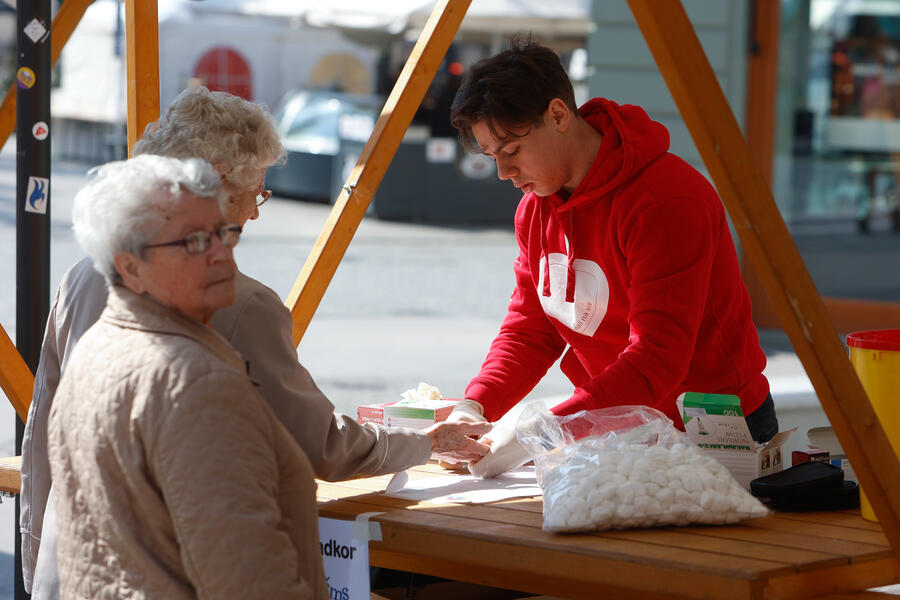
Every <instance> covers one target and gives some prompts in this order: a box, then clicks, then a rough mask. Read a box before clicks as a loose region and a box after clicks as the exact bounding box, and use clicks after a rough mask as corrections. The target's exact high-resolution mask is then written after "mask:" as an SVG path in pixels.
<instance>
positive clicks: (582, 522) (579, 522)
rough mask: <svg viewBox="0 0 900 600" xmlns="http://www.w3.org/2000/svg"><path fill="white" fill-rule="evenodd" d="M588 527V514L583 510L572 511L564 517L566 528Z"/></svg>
mask: <svg viewBox="0 0 900 600" xmlns="http://www.w3.org/2000/svg"><path fill="white" fill-rule="evenodd" d="M587 525H588V513H587V511H586V510H584V509H583V508H581V509H576V510H573V511H572V512H570V513H569V516H568V517H566V526H567V527H569V528H571V529H581V528H583V527H585V526H587Z"/></svg>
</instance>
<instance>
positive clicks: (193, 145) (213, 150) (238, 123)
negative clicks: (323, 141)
mask: <svg viewBox="0 0 900 600" xmlns="http://www.w3.org/2000/svg"><path fill="white" fill-rule="evenodd" d="M134 154H135V155H138V154H159V155H162V156H174V157H177V158H189V157H192V156H196V157H198V158H202V159H203V160H207V161H209V162H211V163H212V164H213V165H216V166H218V165H224V166H225V167H226V168H227V169H228V172H227V173H226V174H225V175H224V178H225V180H226V181H228V182H230V183H231V184H232V185H234V186H236V187H238V188H239V189H252V188H253V186H255V185H257V184H258V182H257V180H256V179H257V177H258V174H257V171H258V170H259V169H265V168H267V167H269V166H271V165H273V164H276V163H279V162H281V161H282V160H283V159H284V155H285V151H284V146H282V144H281V137H280V136H279V135H278V131H277V130H276V128H275V121H274V120H273V118H272V115H270V114H269V113H268V112H267V111H266V110H265V109H264V108H263V107H262V106H260V105H258V104H254V103H253V102H249V101H247V100H244V99H243V98H240V97H238V96H234V95H232V94H229V93H227V92H211V91H209V90H208V89H206V88H205V87H196V88H188V89H186V90H184V91H183V92H181V93H180V94H178V97H177V98H175V100H173V101H172V104H171V106H169V108H168V110H166V114H165V115H164V116H162V117H161V118H160V119H159V120H158V121H155V122H153V123H150V124H149V125H147V127H146V129H145V130H144V135H143V136H142V137H141V139H139V140H138V141H137V143H135V145H134Z"/></svg>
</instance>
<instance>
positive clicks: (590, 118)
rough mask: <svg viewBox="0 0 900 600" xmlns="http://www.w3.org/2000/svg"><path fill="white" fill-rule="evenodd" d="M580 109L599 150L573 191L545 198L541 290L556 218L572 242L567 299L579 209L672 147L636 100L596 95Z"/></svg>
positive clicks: (542, 204) (572, 276) (572, 285)
mask: <svg viewBox="0 0 900 600" xmlns="http://www.w3.org/2000/svg"><path fill="white" fill-rule="evenodd" d="M578 112H579V113H580V114H581V116H582V118H584V120H585V121H587V122H588V123H589V124H590V125H591V126H592V127H593V128H594V129H596V130H597V131H599V132H600V133H601V134H602V135H603V141H602V142H601V143H600V149H599V150H598V152H597V156H596V158H595V159H594V162H593V164H592V165H591V168H590V170H589V171H588V174H587V176H585V178H584V179H583V180H582V182H581V183H580V184H578V187H577V188H575V190H574V191H573V192H572V194H571V195H570V196H569V197H568V198H566V199H564V198H563V197H562V196H561V195H559V193H558V192H557V193H555V194H552V195H550V196H547V197H546V198H543V199H542V201H541V202H540V207H541V210H540V213H541V256H542V257H543V258H544V286H543V290H542V294H543V295H544V296H547V297H549V296H550V261H549V258H548V256H547V227H548V225H549V220H550V219H554V220H556V221H557V223H558V224H559V226H560V227H561V228H562V230H563V231H564V232H565V235H566V238H567V239H568V240H569V244H568V246H569V247H568V274H567V281H566V302H574V299H575V269H574V266H573V261H574V256H573V250H572V249H573V247H574V244H573V243H572V233H573V231H574V219H575V209H576V208H577V207H578V206H580V205H583V204H586V203H589V202H595V201H597V200H598V199H600V198H601V197H603V196H604V195H606V194H608V193H610V192H612V191H614V190H615V189H616V188H617V187H619V186H621V185H623V184H625V183H626V182H628V181H629V180H630V179H631V178H632V177H634V176H635V175H636V174H637V173H639V172H641V170H643V169H644V167H646V166H647V165H648V164H650V163H651V162H653V161H654V160H656V159H657V158H658V157H659V156H661V155H662V154H664V153H665V152H666V151H668V149H669V132H668V131H667V130H666V128H665V127H664V126H663V125H662V124H661V123H657V122H656V121H654V120H652V119H651V118H650V117H649V116H647V113H646V112H645V111H644V109H643V108H641V107H639V106H635V105H632V104H625V105H621V106H620V105H618V104H616V103H615V102H613V101H611V100H606V99H605V98H594V99H593V100H590V101H589V102H587V103H586V104H584V105H583V106H582V107H581V108H580V109H579V110H578Z"/></svg>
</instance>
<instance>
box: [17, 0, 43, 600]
mask: <svg viewBox="0 0 900 600" xmlns="http://www.w3.org/2000/svg"><path fill="white" fill-rule="evenodd" d="M16 4H17V6H16V55H17V57H16V84H17V88H16V93H17V97H16V347H17V348H18V350H19V352H20V353H21V354H22V357H23V358H24V359H25V362H26V364H28V367H29V368H30V369H31V370H32V371H35V370H36V369H37V366H38V358H39V357H40V353H41V340H42V339H43V334H44V325H45V323H46V322H47V313H49V311H50V77H51V71H50V23H51V14H50V0H19V1H18V2H17V3H16ZM23 432H24V425H23V424H22V421H20V420H19V419H18V417H17V418H16V454H21V452H22V434H23ZM15 545H16V548H15V561H14V565H15V566H14V569H15V574H14V578H15V598H16V600H19V599H24V598H28V597H29V596H28V594H27V593H26V592H25V586H24V582H23V580H22V539H21V535H20V533H19V499H18V497H16V523H15Z"/></svg>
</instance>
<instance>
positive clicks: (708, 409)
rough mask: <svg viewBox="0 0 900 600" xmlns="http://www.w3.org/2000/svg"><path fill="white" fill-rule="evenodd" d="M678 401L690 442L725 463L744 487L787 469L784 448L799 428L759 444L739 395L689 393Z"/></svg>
mask: <svg viewBox="0 0 900 600" xmlns="http://www.w3.org/2000/svg"><path fill="white" fill-rule="evenodd" d="M676 402H677V404H678V412H679V413H680V414H681V419H682V421H683V422H684V429H685V433H686V434H687V437H688V439H689V440H690V441H691V442H692V443H694V444H696V445H697V446H698V447H700V448H701V449H703V450H704V451H705V452H706V453H707V454H709V455H710V456H712V457H713V458H715V459H716V460H718V461H719V462H720V463H722V464H723V465H724V466H725V467H726V468H727V469H728V471H729V472H731V474H732V475H733V476H734V478H735V479H737V481H738V483H740V484H741V485H742V486H744V487H745V488H747V489H750V481H751V480H753V479H756V478H757V477H762V476H763V475H769V474H771V473H777V472H778V471H781V470H782V469H783V468H784V453H783V446H784V443H785V442H786V441H787V440H788V438H790V437H791V435H792V434H793V433H794V431H795V430H796V428H794V429H790V430H788V431H781V432H779V433H777V434H775V437H773V438H772V439H771V440H769V442H768V443H766V444H762V445H757V443H756V442H755V441H754V440H753V437H752V436H751V435H750V430H749V429H748V428H747V421H746V420H745V419H744V413H743V411H742V410H741V399H740V398H738V397H737V396H733V395H728V394H701V393H696V392H686V393H684V394H682V395H681V396H679V397H678V400H677V401H676Z"/></svg>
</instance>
